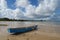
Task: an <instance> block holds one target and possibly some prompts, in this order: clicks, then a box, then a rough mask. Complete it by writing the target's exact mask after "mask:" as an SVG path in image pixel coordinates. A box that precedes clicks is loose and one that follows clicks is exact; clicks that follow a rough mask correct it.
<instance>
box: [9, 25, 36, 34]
mask: <svg viewBox="0 0 60 40" xmlns="http://www.w3.org/2000/svg"><path fill="white" fill-rule="evenodd" d="M36 29H37V25H35V26H30V27H22V28H8V32H9V33H12V34H15V33H24V32H28V31H32V30H36Z"/></svg>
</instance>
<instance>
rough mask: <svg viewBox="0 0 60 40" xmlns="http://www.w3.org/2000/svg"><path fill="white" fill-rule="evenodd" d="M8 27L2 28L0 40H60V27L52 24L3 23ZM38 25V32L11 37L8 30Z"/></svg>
mask: <svg viewBox="0 0 60 40" xmlns="http://www.w3.org/2000/svg"><path fill="white" fill-rule="evenodd" d="M0 24H7V26H0V40H60V25H56V24H54V23H50V22H7V21H5V22H3V21H1V22H0ZM32 25H38V30H35V31H31V32H27V33H22V34H19V35H10V34H9V33H8V31H7V29H8V28H14V27H28V26H32Z"/></svg>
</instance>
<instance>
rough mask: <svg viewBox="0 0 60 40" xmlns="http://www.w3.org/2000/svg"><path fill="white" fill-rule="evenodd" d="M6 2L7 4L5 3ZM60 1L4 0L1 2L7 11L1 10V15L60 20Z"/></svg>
mask: <svg viewBox="0 0 60 40" xmlns="http://www.w3.org/2000/svg"><path fill="white" fill-rule="evenodd" d="M2 2H3V3H2ZM5 2H6V3H7V4H5ZM59 3H60V1H59V0H4V1H1V3H0V4H1V6H2V9H4V10H5V11H4V10H2V11H1V13H0V17H7V18H14V19H36V20H40V19H42V20H53V19H57V20H60V4H59ZM6 5H7V7H6ZM4 7H6V8H4ZM3 12H4V13H3ZM6 14H7V15H6ZM4 15H5V16H4Z"/></svg>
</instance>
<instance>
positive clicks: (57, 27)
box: [0, 21, 60, 35]
mask: <svg viewBox="0 0 60 40" xmlns="http://www.w3.org/2000/svg"><path fill="white" fill-rule="evenodd" d="M0 24H5V25H7V26H0V34H3V35H4V34H8V31H7V29H8V28H16V27H28V26H33V25H38V30H39V31H43V32H49V33H58V34H60V22H39V21H38V22H33V21H32V22H20V21H0Z"/></svg>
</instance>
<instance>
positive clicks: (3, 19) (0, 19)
mask: <svg viewBox="0 0 60 40" xmlns="http://www.w3.org/2000/svg"><path fill="white" fill-rule="evenodd" d="M0 21H46V20H23V19H19V20H17V19H9V18H0Z"/></svg>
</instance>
